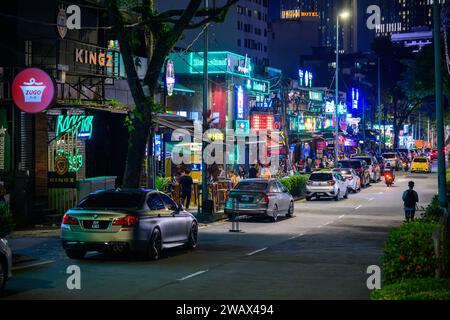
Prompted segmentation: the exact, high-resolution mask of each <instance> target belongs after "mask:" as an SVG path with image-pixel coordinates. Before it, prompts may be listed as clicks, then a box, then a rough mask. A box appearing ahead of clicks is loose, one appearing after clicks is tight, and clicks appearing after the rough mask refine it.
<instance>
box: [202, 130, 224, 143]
mask: <svg viewBox="0 0 450 320" xmlns="http://www.w3.org/2000/svg"><path fill="white" fill-rule="evenodd" d="M206 135H207V137H208V139H209V141H224V140H225V135H224V134H223V132H220V131H216V130H214V131H213V132H208V133H207V134H206Z"/></svg>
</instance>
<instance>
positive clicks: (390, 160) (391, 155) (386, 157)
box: [381, 152, 401, 170]
mask: <svg viewBox="0 0 450 320" xmlns="http://www.w3.org/2000/svg"><path fill="white" fill-rule="evenodd" d="M381 156H382V157H383V161H384V167H387V165H388V164H389V166H390V167H391V168H393V169H394V170H399V169H400V166H401V161H400V158H399V157H398V155H397V154H396V153H395V152H385V153H383V154H382V155H381Z"/></svg>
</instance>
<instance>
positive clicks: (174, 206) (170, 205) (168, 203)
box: [161, 194, 178, 211]
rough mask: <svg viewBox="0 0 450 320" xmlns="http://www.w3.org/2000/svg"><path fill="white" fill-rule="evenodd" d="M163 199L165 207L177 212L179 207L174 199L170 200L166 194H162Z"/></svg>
mask: <svg viewBox="0 0 450 320" xmlns="http://www.w3.org/2000/svg"><path fill="white" fill-rule="evenodd" d="M161 199H162V201H163V202H164V205H165V206H166V208H167V209H169V210H172V211H175V210H177V208H178V206H177V204H176V203H175V201H173V200H172V199H170V197H169V196H167V195H165V194H161Z"/></svg>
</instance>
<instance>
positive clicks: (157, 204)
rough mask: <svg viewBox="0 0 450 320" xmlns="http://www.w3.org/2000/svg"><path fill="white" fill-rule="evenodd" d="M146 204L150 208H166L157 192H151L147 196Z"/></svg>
mask: <svg viewBox="0 0 450 320" xmlns="http://www.w3.org/2000/svg"><path fill="white" fill-rule="evenodd" d="M147 205H148V207H149V209H150V210H164V209H165V208H166V206H165V205H164V202H163V201H162V199H161V198H160V196H159V194H157V193H152V194H151V195H149V196H148V200H147Z"/></svg>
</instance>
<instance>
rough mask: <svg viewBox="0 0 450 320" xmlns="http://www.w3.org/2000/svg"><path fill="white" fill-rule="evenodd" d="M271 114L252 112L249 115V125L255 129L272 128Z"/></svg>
mask: <svg viewBox="0 0 450 320" xmlns="http://www.w3.org/2000/svg"><path fill="white" fill-rule="evenodd" d="M273 123H274V119H273V115H270V114H253V115H252V117H251V127H252V129H255V130H273Z"/></svg>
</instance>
